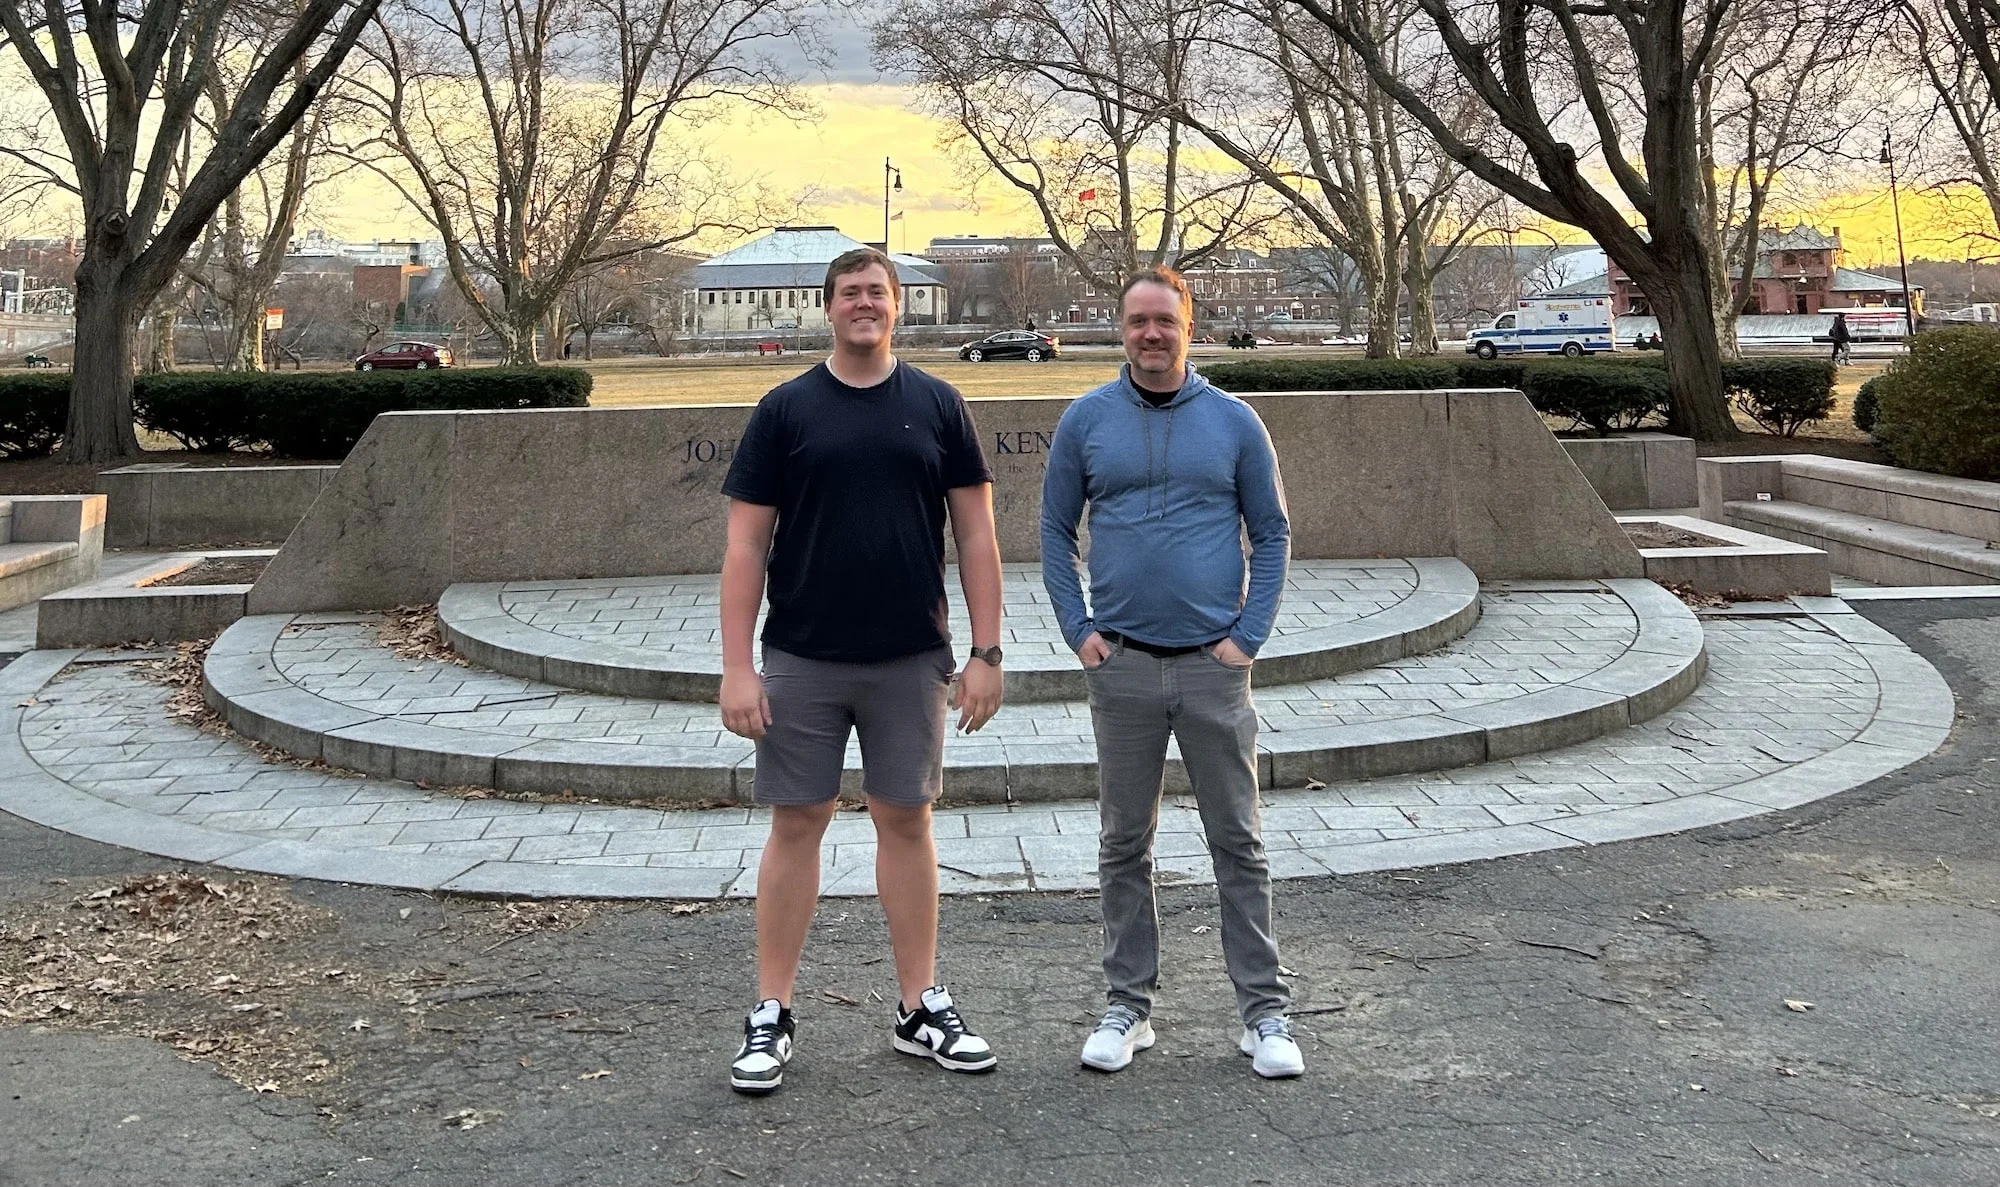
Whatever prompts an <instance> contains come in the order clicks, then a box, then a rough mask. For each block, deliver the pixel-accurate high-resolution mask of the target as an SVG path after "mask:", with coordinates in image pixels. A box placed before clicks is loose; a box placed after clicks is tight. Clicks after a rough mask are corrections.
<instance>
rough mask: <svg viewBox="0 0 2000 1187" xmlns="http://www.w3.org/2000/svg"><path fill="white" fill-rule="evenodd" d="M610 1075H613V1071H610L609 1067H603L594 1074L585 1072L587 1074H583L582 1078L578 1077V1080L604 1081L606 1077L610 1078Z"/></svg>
mask: <svg viewBox="0 0 2000 1187" xmlns="http://www.w3.org/2000/svg"><path fill="white" fill-rule="evenodd" d="M610 1074H611V1069H610V1068H608V1067H601V1068H598V1069H597V1070H596V1071H594V1072H585V1073H583V1074H582V1075H581V1076H578V1077H577V1079H579V1080H602V1079H603V1078H604V1077H606V1076H608V1075H610Z"/></svg>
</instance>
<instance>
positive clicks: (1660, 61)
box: [1282, 0, 1740, 441]
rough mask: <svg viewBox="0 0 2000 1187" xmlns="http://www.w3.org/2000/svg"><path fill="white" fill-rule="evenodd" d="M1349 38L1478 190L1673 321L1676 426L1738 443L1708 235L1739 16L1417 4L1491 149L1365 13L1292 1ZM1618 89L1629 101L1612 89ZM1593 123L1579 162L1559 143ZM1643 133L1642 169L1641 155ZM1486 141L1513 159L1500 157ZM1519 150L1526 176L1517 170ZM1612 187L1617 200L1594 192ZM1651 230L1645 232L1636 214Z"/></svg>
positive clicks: (1536, 3)
mask: <svg viewBox="0 0 2000 1187" xmlns="http://www.w3.org/2000/svg"><path fill="white" fill-rule="evenodd" d="M1282 2H1284V3H1287V4H1291V5H1295V6H1296V7H1297V8H1299V9H1300V10H1301V11H1303V12H1305V13H1306V14H1308V15H1309V16H1311V17H1312V18H1313V19H1314V20H1316V21H1318V22H1320V24H1321V25H1323V26H1325V27H1326V28H1327V29H1328V30H1329V31H1330V32H1332V33H1333V34H1334V35H1335V36H1337V37H1338V38H1340V40H1341V41H1342V42H1344V43H1345V44H1346V45H1347V47H1348V48H1349V49H1351V50H1352V51H1353V53H1354V56H1355V57H1356V59H1358V60H1359V62H1360V63H1361V64H1362V65H1363V66H1364V67H1365V68H1366V69H1367V71H1368V73H1369V75H1370V77H1372V78H1373V79H1374V81H1375V83H1376V85H1378V86H1380V87H1381V88H1382V89H1383V90H1384V91H1385V92H1387V93H1388V94H1389V95H1390V97H1391V98H1393V99H1395V101H1396V102H1397V104H1398V105H1399V106H1401V107H1402V109H1403V110H1404V111H1406V112H1408V113H1409V114H1410V115H1411V116H1412V117H1414V118H1415V119H1416V120H1417V121H1418V122H1419V123H1420V124H1422V125H1423V127H1424V128H1425V130H1426V131H1428V132H1429V133H1430V134H1431V136H1432V137H1433V138H1434V139H1435V140H1436V141H1437V143H1438V144H1439V146H1440V147H1442V148H1443V150H1444V151H1445V152H1446V153H1447V154H1448V155H1449V156H1450V157H1451V158H1452V159H1453V160H1455V161H1457V162H1458V163H1459V164H1460V165H1462V166H1464V167H1465V168H1466V169H1467V170H1468V171H1469V172H1470V173H1472V174H1473V175H1474V176H1475V177H1477V178H1479V179H1480V180H1481V181H1483V182H1485V183H1486V184H1488V185H1490V186H1492V187H1493V188H1494V189H1496V190H1499V191H1500V192H1501V193H1504V194H1506V195H1507V196H1508V197H1510V198H1512V199H1513V200H1514V201H1516V202H1519V203H1520V204H1521V205H1523V206H1526V207H1528V208H1529V209H1530V210H1533V211H1534V212H1536V213H1537V214H1540V215H1542V216H1544V217H1546V218H1551V219H1556V220H1559V221H1562V222H1566V223H1570V224H1572V225H1574V226H1578V227H1581V228H1583V229H1584V230H1585V231H1587V232H1589V233H1590V235H1591V236H1592V237H1593V238H1595V239H1596V240H1597V242H1598V244H1599V245H1600V246H1602V247H1603V248H1604V250H1605V251H1606V253H1608V254H1609V255H1610V257H1611V258H1612V259H1613V260H1615V261H1617V263H1618V266H1619V267H1621V268H1623V269H1624V270H1625V272H1626V273H1627V274H1628V275H1630V276H1631V277H1632V279H1633V280H1634V281H1635V282H1637V284H1638V285H1639V287H1640V288H1641V289H1643V290H1644V291H1645V293H1646V295H1647V297H1648V298H1649V300H1650V301H1651V303H1652V306H1653V309H1654V312H1655V313H1656V314H1657V315H1658V317H1659V319H1660V327H1661V331H1662V334H1663V336H1664V338H1665V345H1666V358H1667V373H1668V376H1669V379H1670V382H1671V385H1672V396H1671V399H1672V415H1671V417H1670V421H1669V423H1670V425H1671V426H1672V427H1673V428H1674V429H1675V430H1676V431H1678V432H1683V433H1686V434H1689V435H1691V436H1694V437H1696V438H1698V439H1700V440H1704V441H1719V440H1728V439H1732V438H1735V437H1737V436H1739V435H1740V433H1739V430H1738V429H1737V428H1736V423H1735V420H1734V419H1733V418H1732V416H1731V415H1730V411H1729V405H1728V403H1727V401H1726V400H1725V399H1724V398H1723V389H1722V355H1721V351H1720V347H1719V344H1718V343H1717V341H1716V336H1715V316H1714V288H1715V281H1714V277H1715V269H1714V267H1713V265H1712V263H1711V260H1710V256H1711V254H1712V238H1711V236H1709V235H1708V233H1707V231H1706V229H1705V223H1706V221H1707V220H1706V219H1705V218H1704V217H1703V210H1704V206H1703V192H1704V189H1705V186H1706V181H1705V178H1704V175H1703V167H1702V157H1701V152H1700V139H1701V136H1700V112H1699V102H1698V96H1697V92H1698V89H1699V84H1700V80H1701V79H1702V78H1703V77H1704V76H1706V75H1708V74H1709V73H1711V72H1712V70H1713V68H1714V64H1715V58H1716V54H1717V50H1718V45H1719V39H1720V35H1721V33H1722V27H1723V24H1724V22H1725V20H1726V19H1727V17H1728V16H1729V14H1730V12H1731V10H1732V8H1733V7H1734V0H1647V2H1645V3H1640V2H1639V0H1490V2H1480V3H1461V2H1459V0H1413V2H1414V3H1415V5H1416V7H1417V9H1418V11H1419V12H1420V13H1421V14H1422V17H1423V26H1422V29H1421V32H1422V34H1423V35H1424V36H1426V37H1434V38H1435V39H1436V40H1437V42H1438V43H1439V44H1440V45H1442V46H1443V48H1444V50H1445V52H1446V53H1447V54H1448V55H1449V58H1450V61H1451V62H1452V64H1453V66H1454V68H1455V69H1456V70H1457V72H1458V74H1459V76H1460V78H1461V79H1462V80H1463V82H1464V83H1465V85H1466V86H1467V87H1468V88H1469V90H1470V91H1471V93H1472V94H1473V95H1475V96H1476V97H1477V99H1478V101H1479V102H1480V103H1481V104H1483V105H1485V107H1486V108H1487V109H1488V110H1489V111H1490V112H1491V113H1492V116H1493V121H1492V132H1491V133H1490V134H1489V137H1482V138H1480V139H1478V140H1474V139H1470V138H1468V137H1466V136H1464V135H1462V134H1461V133H1460V132H1459V130H1458V129H1456V128H1455V127H1453V124H1452V120H1451V112H1450V111H1449V110H1448V109H1441V108H1440V107H1439V106H1438V104H1436V103H1435V102H1434V101H1433V100H1431V99H1430V98H1428V97H1427V96H1425V95H1424V94H1423V93H1422V92H1421V91H1420V90H1419V89H1417V88H1416V87H1414V86H1412V85H1411V84H1410V83H1409V82H1408V81H1406V80H1405V79H1404V78H1402V77H1401V76H1400V75H1399V74H1398V72H1397V69H1396V64H1395V63H1394V61H1393V60H1391V59H1390V58H1389V57H1387V56H1385V54H1384V53H1383V52H1382V50H1381V48H1380V46H1379V45H1378V44H1377V42H1376V40H1375V39H1374V37H1373V35H1372V28H1371V26H1370V25H1369V23H1368V21H1367V19H1366V15H1367V14H1366V11H1365V8H1364V0H1282ZM1608 80H1616V85H1614V83H1613V82H1612V81H1608ZM1574 109H1580V111H1581V117H1580V121H1579V122H1580V123H1581V124H1582V125H1583V126H1582V127H1581V128H1580V129H1579V130H1581V131H1585V132H1586V134H1587V135H1590V136H1594V137H1595V143H1594V144H1589V143H1586V144H1585V145H1584V147H1583V148H1582V149H1579V148H1578V147H1577V145H1576V144H1574V143H1572V141H1571V138H1570V136H1569V135H1566V134H1565V132H1564V131H1559V130H1558V125H1559V124H1561V123H1563V120H1562V113H1563V112H1565V111H1568V110H1574ZM1635 133H1636V139H1637V144H1636V146H1632V147H1636V149H1637V154H1636V156H1635V155H1634V154H1633V152H1632V151H1631V148H1629V147H1628V143H1629V141H1630V140H1631V139H1633V137H1634V135H1635ZM1489 138H1491V139H1497V140H1499V141H1500V142H1502V143H1504V144H1506V145H1507V150H1506V151H1504V152H1497V151H1495V149H1494V148H1493V146H1492V145H1491V144H1489V143H1488V140H1489ZM1516 149H1518V151H1519V152H1520V153H1522V154H1523V155H1524V156H1525V159H1526V160H1527V162H1529V167H1523V168H1516V167H1514V166H1512V165H1510V164H1508V163H1507V161H1506V158H1507V157H1508V156H1509V155H1511V153H1512V152H1513V151H1514V150H1516ZM1601 175H1608V176H1609V178H1610V182H1611V185H1612V186H1613V187H1614V188H1613V189H1612V190H1611V191H1610V192H1607V191H1606V190H1605V189H1602V188H1600V186H1599V183H1598V181H1597V178H1598V177H1599V176H1601ZM1628 209H1629V210H1631V211H1634V212H1636V213H1637V214H1638V216H1639V219H1640V220H1641V221H1642V222H1643V223H1644V229H1643V230H1641V229H1640V228H1639V227H1635V226H1634V225H1632V223H1631V222H1630V221H1628V218H1627V210H1628Z"/></svg>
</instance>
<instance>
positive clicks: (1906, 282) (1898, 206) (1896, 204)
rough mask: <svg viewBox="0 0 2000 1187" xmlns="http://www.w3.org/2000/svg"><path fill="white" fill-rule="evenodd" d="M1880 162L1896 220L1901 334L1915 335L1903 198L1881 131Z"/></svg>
mask: <svg viewBox="0 0 2000 1187" xmlns="http://www.w3.org/2000/svg"><path fill="white" fill-rule="evenodd" d="M1881 163H1882V164H1884V165H1887V166H1888V167H1889V210H1890V213H1891V214H1892V215H1893V216H1894V218H1895V221H1896V266H1897V267H1898V268H1900V269H1901V270H1902V276H1903V336H1904V338H1905V339H1909V338H1914V337H1916V336H1917V311H1916V310H1915V309H1914V308H1912V307H1911V305H1910V261H1909V259H1908V258H1907V257H1906V256H1905V255H1904V254H1903V200H1902V197H1901V196H1900V195H1899V194H1898V192H1897V189H1896V157H1895V154H1893V153H1891V152H1890V151H1889V134H1888V133H1887V132H1884V133H1882V157H1881Z"/></svg>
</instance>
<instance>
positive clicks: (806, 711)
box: [719, 248, 1004, 1094]
mask: <svg viewBox="0 0 2000 1187" xmlns="http://www.w3.org/2000/svg"><path fill="white" fill-rule="evenodd" d="M899 291H900V290H899V287H898V284H897V279H896V271H895V265H894V264H892V263H891V262H890V261H889V258H888V257H887V256H885V255H883V254H882V253H881V252H879V251H876V250H874V249H873V248H857V249H855V250H854V251H851V252H848V253H847V254H845V255H843V256H841V257H840V258H838V259H836V260H834V261H833V263H832V264H831V265H829V266H828V268H827V273H826V288H825V295H824V299H825V302H826V310H827V320H828V322H829V323H830V324H831V325H832V328H833V341H834V346H833V353H832V355H831V356H830V357H829V358H828V359H827V360H826V361H825V362H823V363H821V364H819V365H817V366H815V367H813V369H812V370H810V371H807V372H806V373H805V374H803V375H801V376H799V377H798V378H796V379H793V380H791V381H790V382H788V383H784V384H781V385H779V386H778V387H776V388H774V389H773V390H772V391H771V392H770V393H769V394H768V395H766V396H765V397H764V398H763V399H762V400H761V401H759V402H758V405H757V408H756V411H755V412H753V413H752V414H751V416H750V422H749V425H748V426H747V427H746V428H745V429H744V431H743V437H742V439H741V440H740V441H739V442H738V443H737V447H736V456H735V458H734V460H733V461H732V462H731V463H730V467H729V475H728V477H727V479H726V480H725V481H724V482H723V487H722V492H723V494H725V495H727V496H728V497H729V500H730V503H729V528H728V532H729V536H728V550H727V553H726V555H725V557H724V560H723V563H722V594H721V602H722V605H721V613H722V668H723V675H722V690H721V695H720V698H719V699H720V701H721V706H720V707H721V711H722V723H723V725H724V726H725V727H726V728H728V729H729V731H730V732H732V733H735V734H738V735H740V736H742V737H745V738H751V739H755V741H756V743H757V770H756V784H755V792H754V796H755V800H756V802H757V803H758V804H761V805H769V806H770V808H771V831H770V836H769V839H768V840H767V841H766V842H765V845H764V855H763V860H762V862H761V863H760V864H759V867H758V872H757V984H758V990H757V996H758V1001H757V1004H756V1005H755V1006H754V1007H753V1008H752V1009H751V1011H750V1014H749V1017H748V1018H746V1019H745V1021H744V1027H743V1029H744V1038H743V1044H742V1046H741V1048H740V1049H739V1050H738V1051H737V1053H736V1057H735V1059H734V1061H733V1062H732V1063H731V1065H730V1072H729V1083H730V1086H731V1087H733V1088H735V1089H736V1090H737V1091H738V1092H744V1093H751V1094H763V1093H768V1092H772V1091H775V1090H776V1089H777V1088H778V1086H779V1084H780V1082H781V1081H782V1080H783V1077H784V1069H785V1064H786V1063H787V1062H788V1061H789V1060H790V1059H791V1056H792V1047H793V1043H794V1041H795V1039H796V1022H795V1020H794V1018H793V1015H792V989H793V983H794V982H795V981H796V980H797V977H798V971H799V961H800V958H801V957H802V955H803V953H804V951H805V942H806V932H807V930H808V928H809V927H810V926H811V924H812V917H813V911H814V908H815V906H816V905H817V903H818V900H819V877H820V841H821V838H822V837H823V836H824V834H825V832H826V826H827V824H828V822H829V821H831V820H832V819H833V814H834V811H835V808H836V806H837V796H838V793H839V789H840V778H841V767H842V765H843V763H844V759H845V756H846V752H847V741H848V737H849V735H850V734H851V733H858V734H859V736H860V742H861V761H862V773H861V782H862V790H863V791H864V792H865V794H866V796H867V802H868V813H869V816H870V817H871V818H872V819H873V821H874V824H875V844H876V859H875V885H876V893H877V895H878V897H879V898H880V900H881V903H882V913H883V914H884V915H885V916H886V917H887V918H888V924H889V943H890V947H891V949H892V951H893V954H894V957H895V964H896V980H897V985H898V988H899V989H900V991H901V996H900V999H899V1000H898V1003H897V1006H896V1014H895V1022H894V1027H893V1031H892V1033H891V1036H890V1041H891V1043H892V1044H893V1045H894V1047H895V1048H896V1050H898V1051H902V1052H904V1053H906V1054H910V1055H917V1056H921V1057H923V1058H926V1059H930V1060H934V1061H935V1062H937V1063H938V1064H939V1065H940V1066H942V1067H945V1068H948V1069H950V1070H952V1071H960V1072H983V1071H987V1070H990V1069H991V1068H992V1067H993V1066H994V1064H995V1062H996V1057H995V1056H994V1054H993V1051H992V1048H991V1047H990V1046H989V1045H988V1044H987V1043H986V1041H985V1040H983V1039H981V1038H980V1037H979V1036H978V1035H976V1034H975V1033H974V1032H973V1030H972V1028H971V1027H970V1026H969V1025H967V1023H966V1022H965V1019H964V1017H963V1016H962V1015H961V1014H960V1013H959V1012H958V1008H957V1005H956V1004H955V1003H954V1002H953V1000H952V996H951V993H950V991H949V990H948V989H946V988H945V986H944V985H943V984H941V983H940V982H939V980H938V977H937V972H936V962H937V919H938V889H937V850H936V846H935V845H934V844H933V842H932V839H931V801H933V800H935V799H936V798H937V796H938V793H939V791H940V790H941V788H942V785H943V776H944V731H945V728H946V717H947V711H948V706H955V707H956V708H957V709H958V712H959V717H958V727H959V728H960V729H962V730H966V731H972V730H977V729H979V728H980V727H981V726H983V725H985V724H986V723H987V721H989V720H990V719H991V718H992V717H993V715H994V713H996V712H997V711H998V710H999V708H1000V702H1001V698H1002V694H1003V685H1004V682H1003V678H1002V675H1001V671H1000V662H1001V652H1000V645H999V644H1000V549H999V544H998V542H997V538H996V536H995V534H994V528H993V488H992V481H993V476H992V473H991V472H990V471H989V469H988V468H987V465H986V460H985V457H984V455H983V454H981V452H980V449H979V442H978V437H977V432H976V430H975V428H974V425H973V421H972V414H971V412H970V410H969V409H968V408H967V407H966V404H965V400H964V398H963V397H961V396H960V395H959V393H958V391H957V390H956V389H954V388H953V387H952V386H951V385H949V384H947V383H944V382H941V381H940V380H938V379H936V378H934V377H932V376H930V375H927V374H925V373H924V372H922V371H920V370H918V369H917V368H915V367H913V366H911V365H909V364H908V363H905V362H902V361H900V360H898V359H897V358H896V356H895V354H894V352H893V349H892V344H891V341H890V335H891V332H892V329H893V327H894V326H895V324H896V315H897V312H898V300H899ZM947 521H948V522H949V524H950V527H951V531H952V536H953V539H954V540H955V541H956V543H957V546H958V558H959V571H960V574H961V581H962V584H963V586H964V590H965V601H966V608H967V610H968V611H969V612H970V615H971V619H972V643H973V646H972V648H971V658H970V659H969V660H968V662H967V663H966V665H965V667H964V670H963V671H962V672H959V673H958V676H957V679H956V681H955V682H954V679H953V669H954V667H955V666H956V665H955V663H954V657H953V651H952V648H951V636H950V633H949V632H948V630H947V629H946V610H945V606H946V603H945V588H944V580H945V568H944V530H945V527H946V524H947ZM767 576H768V584H769V593H770V612H769V614H768V615H767V617H766V619H765V623H764V631H763V643H764V649H763V667H762V671H761V672H760V671H759V670H758V668H757V666H756V665H755V664H754V663H753V661H752V656H751V635H752V629H753V626H754V624H755V622H756V618H757V610H758V606H759V603H760V601H761V600H762V598H763V596H764V593H765V586H766V582H767Z"/></svg>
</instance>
